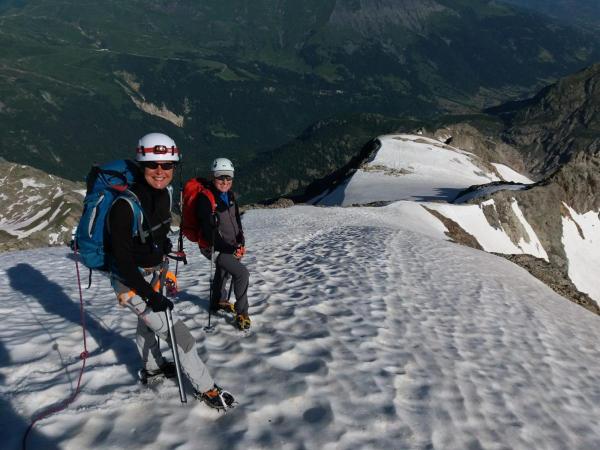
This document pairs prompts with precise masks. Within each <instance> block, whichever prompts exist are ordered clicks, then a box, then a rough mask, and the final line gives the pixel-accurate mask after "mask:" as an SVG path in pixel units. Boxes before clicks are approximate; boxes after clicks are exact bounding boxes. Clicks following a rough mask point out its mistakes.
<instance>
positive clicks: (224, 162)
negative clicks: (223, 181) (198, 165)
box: [210, 158, 234, 178]
mask: <svg viewBox="0 0 600 450" xmlns="http://www.w3.org/2000/svg"><path fill="white" fill-rule="evenodd" d="M210 170H211V171H212V173H213V176H214V177H215V178H217V177H220V176H223V175H229V176H230V177H232V178H233V172H234V169H233V164H231V161H229V160H228V159H227V158H217V159H215V160H214V161H213V162H212V164H211V166H210Z"/></svg>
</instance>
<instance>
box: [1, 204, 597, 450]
mask: <svg viewBox="0 0 600 450" xmlns="http://www.w3.org/2000/svg"><path fill="white" fill-rule="evenodd" d="M465 208H467V207H465ZM244 227H245V231H246V235H247V240H248V241H247V244H248V255H247V257H246V262H247V264H248V266H249V269H250V273H251V287H250V291H249V301H250V305H251V306H250V315H251V317H252V319H253V328H252V332H251V333H250V334H249V335H247V336H246V335H242V334H240V333H239V332H238V331H236V330H235V329H234V328H233V327H232V326H231V325H229V324H227V323H226V322H225V321H224V320H223V319H222V318H218V319H216V324H217V325H216V327H217V329H216V332H215V333H213V334H209V335H205V334H204V332H203V326H204V325H206V323H207V317H208V314H207V310H206V308H207V301H208V298H207V297H208V277H209V275H208V265H209V262H208V261H207V260H206V259H204V258H203V257H201V256H200V255H199V254H198V253H197V252H196V251H195V250H194V248H193V246H192V245H191V244H188V245H187V247H188V252H189V259H190V265H188V266H185V267H182V266H180V272H179V280H180V295H179V299H178V300H177V302H176V311H177V313H178V314H179V316H180V317H181V318H182V319H183V320H184V321H185V323H186V324H187V325H188V327H190V329H191V331H192V334H193V335H194V337H195V338H196V339H197V340H198V341H199V344H200V345H199V348H200V354H201V356H202V358H203V359H204V360H205V361H206V362H207V364H208V366H209V367H210V369H211V371H212V373H213V375H214V376H215V378H216V380H217V382H218V383H220V384H221V385H222V386H224V387H225V388H227V389H229V390H231V391H232V393H233V394H234V395H235V396H236V399H237V400H238V401H239V405H238V406H237V407H236V408H235V409H234V410H232V411H230V412H228V413H227V414H219V413H217V412H215V411H213V410H210V409H208V408H207V407H206V406H205V405H203V404H200V403H198V402H196V401H194V400H192V399H191V398H190V401H189V403H188V404H187V405H184V406H182V405H181V404H180V402H179V397H178V393H177V388H176V386H175V384H174V383H172V382H171V381H166V382H165V383H164V384H163V385H161V386H159V387H158V388H157V389H156V390H155V391H154V390H149V389H146V388H143V387H141V386H140V385H139V384H137V383H136V380H135V371H136V370H137V369H138V368H139V366H138V364H139V363H138V356H137V352H136V349H135V346H134V331H135V324H136V321H135V317H134V316H133V315H132V314H130V313H128V312H126V311H124V310H123V309H121V308H119V307H118V306H116V301H115V298H114V295H113V293H112V292H111V289H110V287H109V283H108V280H107V279H106V278H104V277H102V276H101V275H98V274H96V275H94V283H93V285H92V287H91V288H90V289H89V290H84V298H85V306H86V316H85V317H86V324H87V332H88V350H89V351H90V354H91V356H90V358H89V359H88V367H87V368H86V371H85V373H84V375H83V387H82V392H81V393H80V394H79V396H78V397H77V399H76V401H75V403H74V404H72V405H71V406H69V407H68V408H67V409H66V410H64V411H62V412H60V413H57V414H55V415H53V416H51V417H49V418H47V419H44V420H42V421H40V422H39V423H38V424H37V425H36V427H35V429H34V432H33V434H32V435H31V436H30V437H29V440H28V448H30V449H47V448H64V449H78V450H79V449H87V448H102V449H105V448H106V449H108V448H111V449H124V448H128V449H142V448H143V449H175V448H177V449H190V450H191V449H198V448H206V449H244V450H245V449H263V448H274V449H300V448H306V449H327V450H333V449H336V450H338V449H433V448H435V449H467V448H470V449H476V448H485V449H533V448H536V449H537V448H544V449H561V450H562V449H596V448H598V447H599V444H600V429H599V428H598V426H597V421H598V418H599V417H600V384H599V383H598V379H599V377H600V347H598V345H597V344H598V341H599V339H600V327H599V324H600V319H599V318H598V317H597V316H595V315H593V314H590V313H589V312H588V311H586V310H584V309H583V308H581V307H579V306H577V305H575V304H572V303H570V302H568V301H566V300H565V299H563V298H562V297H560V296H558V295H557V294H555V293H554V292H552V291H551V290H550V289H548V288H547V287H546V286H545V285H543V284H542V283H541V282H539V281H537V280H536V279H534V278H533V277H532V276H530V275H529V274H528V273H527V272H526V271H524V270H522V269H521V268H519V267H517V266H516V265H514V264H512V263H510V262H508V261H506V260H504V259H502V258H499V257H495V256H493V255H489V254H486V253H484V252H480V251H476V250H473V249H470V248H466V247H461V246H459V245H456V244H452V243H449V242H447V241H445V240H444V239H445V238H444V235H443V232H444V228H443V226H441V225H440V223H439V221H437V219H434V218H433V217H432V216H431V215H430V214H429V213H427V212H426V211H425V210H424V209H423V208H421V207H420V206H419V205H416V204H414V203H410V202H400V203H398V204H393V205H390V206H388V207H385V208H317V207H309V206H306V207H298V206H297V207H293V208H289V209H281V210H254V211H250V212H248V213H247V214H246V215H245V216H244ZM0 273H1V275H2V276H0V292H2V294H3V295H2V296H3V299H2V302H1V303H0V312H1V313H2V315H3V316H4V317H5V320H4V323H3V326H2V327H1V328H0V361H1V362H2V364H1V365H0V366H1V367H0V379H1V381H2V383H1V386H0V392H1V394H2V396H1V400H0V401H1V402H2V418H1V419H0V420H1V425H2V429H3V430H5V433H4V437H3V448H7V449H16V448H20V445H21V439H22V436H23V432H24V431H25V428H26V427H27V425H28V423H29V421H30V418H31V417H32V415H34V414H36V413H39V412H41V411H44V410H45V408H47V407H48V406H50V405H56V404H58V403H59V402H61V401H62V400H64V399H65V398H67V397H68V396H69V395H70V394H71V393H72V391H73V389H74V388H75V385H76V381H77V375H78V370H79V367H80V362H79V361H78V355H79V353H80V352H81V351H82V333H81V328H80V324H79V300H78V291H77V285H76V275H75V270H74V262H73V260H72V259H71V255H70V254H69V251H68V249H66V248H50V249H42V250H34V251H24V252H14V253H5V254H2V255H0ZM84 275H85V274H84ZM186 388H187V389H188V394H189V393H190V387H189V386H186ZM6 430H10V431H9V432H6Z"/></svg>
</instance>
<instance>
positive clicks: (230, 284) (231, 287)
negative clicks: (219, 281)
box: [227, 275, 233, 301]
mask: <svg viewBox="0 0 600 450" xmlns="http://www.w3.org/2000/svg"><path fill="white" fill-rule="evenodd" d="M232 289H233V275H232V276H231V283H229V293H228V294H227V301H229V299H230V298H231V290H232Z"/></svg>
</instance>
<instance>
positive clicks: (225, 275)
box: [211, 253, 250, 315]
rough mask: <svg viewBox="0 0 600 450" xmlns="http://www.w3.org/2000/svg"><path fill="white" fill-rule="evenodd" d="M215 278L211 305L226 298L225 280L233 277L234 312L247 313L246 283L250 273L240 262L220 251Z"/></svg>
mask: <svg viewBox="0 0 600 450" xmlns="http://www.w3.org/2000/svg"><path fill="white" fill-rule="evenodd" d="M216 266H217V267H216V270H215V278H214V280H213V286H212V292H213V298H212V299H211V306H216V304H217V303H218V302H219V300H225V299H226V298H227V280H228V279H229V275H231V276H232V277H233V292H234V293H235V299H236V300H235V312H236V313H237V314H244V315H248V285H249V284H250V273H249V272H248V269H247V268H246V266H245V265H244V264H242V262H241V261H240V260H239V259H237V258H235V257H234V256H233V255H231V254H229V253H220V254H219V256H217V260H216Z"/></svg>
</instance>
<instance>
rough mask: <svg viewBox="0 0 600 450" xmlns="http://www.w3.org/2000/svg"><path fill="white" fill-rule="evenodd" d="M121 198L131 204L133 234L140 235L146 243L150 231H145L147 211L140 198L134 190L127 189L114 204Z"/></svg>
mask: <svg viewBox="0 0 600 450" xmlns="http://www.w3.org/2000/svg"><path fill="white" fill-rule="evenodd" d="M119 199H122V200H125V201H126V202H127V203H129V206H131V210H132V211H133V224H132V234H133V236H135V235H139V237H140V240H141V241H142V243H143V244H144V243H145V242H146V237H148V233H147V232H144V228H143V225H144V217H145V213H144V210H143V209H142V204H141V202H140V200H139V198H138V197H137V195H135V194H134V193H133V192H131V191H130V190H129V189H127V190H126V191H125V192H123V194H121V195H119V196H118V197H117V198H116V199H115V201H114V202H113V205H114V204H115V202H116V201H117V200H119Z"/></svg>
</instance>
